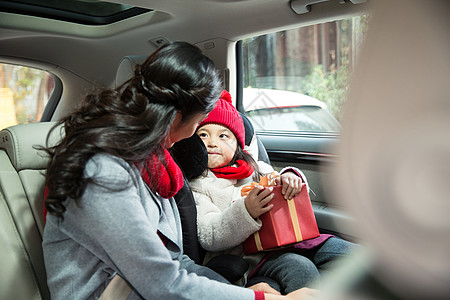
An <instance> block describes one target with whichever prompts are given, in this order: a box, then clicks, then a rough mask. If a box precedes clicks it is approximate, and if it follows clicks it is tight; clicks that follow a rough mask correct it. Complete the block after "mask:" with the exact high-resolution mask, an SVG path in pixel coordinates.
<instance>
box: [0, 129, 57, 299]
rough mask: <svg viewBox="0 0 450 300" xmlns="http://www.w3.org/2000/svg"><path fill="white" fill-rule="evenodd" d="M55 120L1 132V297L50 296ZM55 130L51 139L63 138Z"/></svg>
mask: <svg viewBox="0 0 450 300" xmlns="http://www.w3.org/2000/svg"><path fill="white" fill-rule="evenodd" d="M54 125H55V123H54V122H45V123H34V124H26V125H16V126H12V127H9V128H6V129H3V130H2V131H0V222H1V226H0V253H1V256H0V269H1V276H0V299H50V293H49V291H48V288H47V279H46V273H45V268H44V259H43V254H42V247H41V243H42V233H43V229H44V215H43V205H42V202H43V195H44V185H45V169H46V167H47V162H48V159H47V158H46V156H45V152H43V151H39V150H38V149H37V148H35V145H41V146H43V145H45V142H46V138H47V135H48V133H49V130H50V128H51V127H52V126H54ZM57 135H58V130H55V131H53V134H52V135H51V137H50V140H49V141H50V145H51V144H52V141H56V140H57V139H58V137H57Z"/></svg>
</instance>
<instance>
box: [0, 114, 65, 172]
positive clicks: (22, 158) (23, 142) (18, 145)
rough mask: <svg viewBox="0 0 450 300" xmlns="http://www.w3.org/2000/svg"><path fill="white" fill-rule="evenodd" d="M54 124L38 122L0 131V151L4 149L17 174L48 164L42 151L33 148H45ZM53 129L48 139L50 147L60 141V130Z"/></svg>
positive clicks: (44, 166)
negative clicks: (49, 135) (48, 136)
mask: <svg viewBox="0 0 450 300" xmlns="http://www.w3.org/2000/svg"><path fill="white" fill-rule="evenodd" d="M55 124H56V122H40V123H31V124H23V125H16V126H11V127H8V128H5V129H3V130H2V131H0V150H1V149H4V150H5V151H6V153H7V154H8V156H9V159H10V160H11V163H12V165H13V166H14V168H15V169H16V171H17V172H19V171H21V170H24V169H32V170H41V169H45V168H46V167H47V164H48V157H47V155H46V153H45V152H44V151H40V150H38V149H35V148H34V146H45V145H46V140H47V135H48V133H49V131H50V128H52V127H53V126H54V125H55ZM60 129H62V127H60V128H59V129H58V128H57V129H55V130H54V131H53V132H52V135H51V137H50V140H49V142H50V146H51V145H55V144H56V143H57V142H58V141H59V140H60V139H61V130H60Z"/></svg>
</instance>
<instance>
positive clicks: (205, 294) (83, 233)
mask: <svg viewBox="0 0 450 300" xmlns="http://www.w3.org/2000/svg"><path fill="white" fill-rule="evenodd" d="M220 91H221V82H220V79H219V76H218V74H217V71H216V69H215V68H214V65H213V63H212V62H211V61H210V60H209V59H208V58H206V57H205V56H203V55H202V54H201V52H200V50H199V49H198V48H196V47H194V46H192V45H190V44H188V43H184V42H176V43H171V44H168V45H166V46H163V47H161V48H160V49H159V50H157V51H156V52H155V53H153V54H152V55H151V56H150V57H149V58H148V59H147V60H146V61H145V62H144V63H143V64H142V66H138V67H137V68H136V71H135V76H134V77H133V78H131V79H130V80H129V81H128V82H126V83H125V84H124V85H123V86H121V87H119V88H118V89H116V90H105V91H103V92H101V93H99V94H98V95H89V96H87V97H86V99H85V101H84V102H83V103H82V105H81V107H80V108H79V109H78V110H76V111H75V112H73V113H72V114H70V115H69V116H67V117H66V118H64V119H63V120H62V121H61V123H62V124H63V126H64V129H65V137H64V138H63V139H62V141H61V142H60V143H59V144H58V145H57V146H55V147H53V148H49V149H48V152H49V154H50V157H51V161H50V163H49V166H48V170H47V187H48V194H47V198H46V203H45V206H46V209H47V212H48V213H47V223H46V226H45V229H44V237H43V249H44V260H45V267H46V271H47V277H48V280H47V281H48V286H49V288H50V292H51V295H52V298H54V299H95V298H98V297H99V296H100V295H101V294H102V292H103V291H104V290H105V288H106V287H107V285H108V283H109V282H110V281H111V280H112V278H113V277H114V276H115V275H116V274H118V275H120V276H121V277H123V278H124V279H125V280H126V281H127V282H128V283H129V284H130V285H131V286H132V288H133V291H132V292H131V294H130V296H129V298H128V299H142V298H144V299H163V298H165V299H263V297H264V296H266V299H271V298H273V299H276V298H277V297H282V296H280V295H276V294H269V293H267V294H264V293H263V291H269V292H271V290H270V288H268V287H267V286H264V285H258V286H254V287H253V290H252V289H245V288H240V287H237V286H233V285H230V284H227V283H224V281H225V280H224V279H223V278H221V277H220V276H219V275H218V274H216V273H214V272H212V271H211V270H209V269H207V268H205V267H202V266H198V265H195V263H194V262H193V261H192V260H190V259H189V258H188V257H187V256H185V255H183V249H182V240H181V225H180V218H179V215H178V211H177V208H176V206H175V202H174V200H173V198H172V196H173V195H175V194H176V192H177V191H178V190H179V189H180V188H181V187H182V185H183V178H182V174H181V171H180V169H179V168H178V166H177V165H176V164H175V163H174V161H173V159H172V158H171V156H170V154H169V153H168V151H167V148H170V147H171V146H172V145H173V144H174V143H175V142H177V141H179V140H181V139H184V138H187V137H189V136H191V135H192V134H193V133H194V131H195V129H196V127H197V125H198V124H199V122H201V121H202V120H203V119H204V118H205V116H206V115H207V113H208V112H209V111H211V110H212V108H213V107H214V105H215V103H216V100H217V99H218V98H219V95H220ZM206 277H209V278H211V279H214V280H211V279H208V278H206ZM221 281H222V282H221ZM309 293H310V290H300V291H296V292H294V293H292V294H290V295H289V297H290V299H296V297H297V298H298V297H299V296H301V295H308V294H309Z"/></svg>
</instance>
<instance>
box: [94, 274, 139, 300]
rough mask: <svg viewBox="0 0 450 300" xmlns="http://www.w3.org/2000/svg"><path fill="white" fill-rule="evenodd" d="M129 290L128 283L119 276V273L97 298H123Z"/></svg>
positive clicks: (107, 299) (111, 299)
mask: <svg viewBox="0 0 450 300" xmlns="http://www.w3.org/2000/svg"><path fill="white" fill-rule="evenodd" d="M131 291H132V288H131V286H130V284H129V283H128V282H126V281H125V279H123V278H122V277H120V276H119V274H116V275H115V276H114V278H113V279H112V280H111V282H110V283H109V284H108V286H107V287H106V289H105V290H104V291H103V293H102V294H101V296H100V298H99V300H125V299H127V298H128V296H129V295H130V293H131Z"/></svg>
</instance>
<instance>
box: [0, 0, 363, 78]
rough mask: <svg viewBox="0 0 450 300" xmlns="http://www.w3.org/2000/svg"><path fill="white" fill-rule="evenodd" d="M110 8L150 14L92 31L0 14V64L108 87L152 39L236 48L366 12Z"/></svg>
mask: <svg viewBox="0 0 450 300" xmlns="http://www.w3.org/2000/svg"><path fill="white" fill-rule="evenodd" d="M110 2H114V3H124V4H126V5H131V6H136V7H141V8H148V9H152V10H153V11H152V12H149V13H145V14H141V15H138V16H136V17H132V18H129V19H126V20H123V21H119V22H116V23H113V24H109V25H96V26H91V25H81V24H75V23H69V22H64V21H57V20H51V19H42V18H38V17H32V16H24V15H16V14H10V13H5V12H0V59H1V60H2V61H4V62H13V63H14V62H16V63H27V61H28V63H29V60H30V59H31V60H33V61H34V65H36V63H37V64H38V65H39V62H45V63H43V66H42V67H43V68H44V69H47V70H50V71H56V70H58V69H64V70H65V71H68V72H70V73H73V74H75V75H77V76H79V77H81V78H83V79H85V80H87V81H89V82H92V83H94V84H96V85H110V84H111V83H112V82H113V79H114V76H115V71H116V68H117V66H118V63H119V62H120V59H121V58H122V57H124V56H126V55H133V54H140V55H147V54H150V53H151V52H153V51H154V50H155V49H156V48H157V46H156V45H155V44H154V43H152V41H151V40H152V39H159V38H160V37H163V38H165V39H167V40H169V41H175V40H184V41H188V42H190V43H194V44H197V43H200V42H204V41H208V40H213V39H219V40H224V41H226V42H228V41H230V42H234V41H237V40H239V39H242V38H244V37H247V36H252V35H257V34H263V33H266V32H268V31H274V30H277V29H279V28H282V27H283V28H286V27H296V26H299V25H303V24H304V25H307V24H310V23H312V22H317V21H322V20H323V21H325V20H330V19H333V18H336V17H339V16H341V15H351V14H355V13H359V12H360V11H361V10H363V9H365V7H364V5H360V4H358V5H355V4H353V3H351V2H350V1H347V2H345V3H344V1H339V0H331V1H327V2H324V3H319V4H315V5H313V6H311V7H310V8H311V11H310V12H309V13H306V14H300V15H299V14H297V13H295V12H294V11H293V10H292V9H291V7H290V1H289V0H189V1H186V0H171V1H166V0H151V1H145V0H130V1H124V0H120V1H116V0H112V1H110ZM312 2H317V1H312ZM354 2H358V1H354ZM30 49H33V50H32V51H30ZM213 59H214V58H213Z"/></svg>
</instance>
